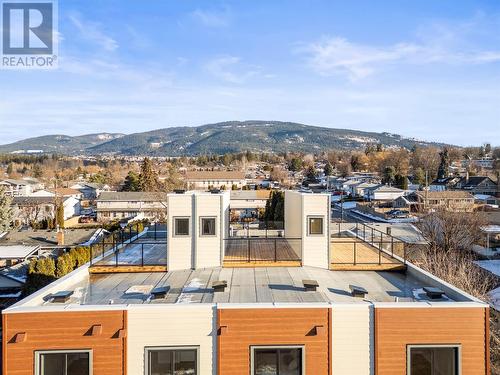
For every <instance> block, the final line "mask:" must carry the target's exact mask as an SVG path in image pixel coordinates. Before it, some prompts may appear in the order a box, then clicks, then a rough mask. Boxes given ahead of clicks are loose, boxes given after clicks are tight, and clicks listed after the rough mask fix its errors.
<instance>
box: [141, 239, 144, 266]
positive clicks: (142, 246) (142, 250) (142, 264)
mask: <svg viewBox="0 0 500 375" xmlns="http://www.w3.org/2000/svg"><path fill="white" fill-rule="evenodd" d="M141 267H144V244H143V243H141Z"/></svg>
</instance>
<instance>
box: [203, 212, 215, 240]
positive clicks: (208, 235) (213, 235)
mask: <svg viewBox="0 0 500 375" xmlns="http://www.w3.org/2000/svg"><path fill="white" fill-rule="evenodd" d="M203 219H214V226H215V227H214V234H203ZM200 237H217V216H200Z"/></svg>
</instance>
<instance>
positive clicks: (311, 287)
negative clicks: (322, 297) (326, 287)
mask: <svg viewBox="0 0 500 375" xmlns="http://www.w3.org/2000/svg"><path fill="white" fill-rule="evenodd" d="M302 284H304V288H306V292H315V291H316V288H317V287H318V286H319V284H318V282H317V281H316V280H302Z"/></svg>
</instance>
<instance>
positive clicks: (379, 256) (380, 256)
mask: <svg viewBox="0 0 500 375" xmlns="http://www.w3.org/2000/svg"><path fill="white" fill-rule="evenodd" d="M381 263H382V244H380V249H378V265H379V266H380V264H381Z"/></svg>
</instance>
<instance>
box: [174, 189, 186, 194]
mask: <svg viewBox="0 0 500 375" xmlns="http://www.w3.org/2000/svg"><path fill="white" fill-rule="evenodd" d="M185 192H186V190H184V189H175V190H174V193H175V194H184V193H185Z"/></svg>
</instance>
